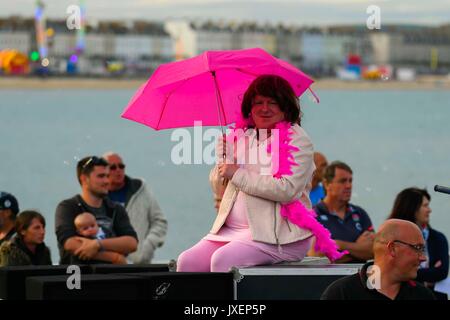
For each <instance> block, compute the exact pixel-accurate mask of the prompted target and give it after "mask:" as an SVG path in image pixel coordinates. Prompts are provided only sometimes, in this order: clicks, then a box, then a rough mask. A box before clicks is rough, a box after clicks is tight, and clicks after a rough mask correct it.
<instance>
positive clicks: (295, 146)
mask: <svg viewBox="0 0 450 320" xmlns="http://www.w3.org/2000/svg"><path fill="white" fill-rule="evenodd" d="M301 114H302V113H301V110H300V105H299V101H298V98H297V96H296V94H295V92H294V90H293V88H292V87H291V85H290V84H289V82H288V81H286V80H285V79H284V78H282V77H280V76H276V75H261V76H259V77H257V78H256V79H255V80H254V81H253V82H252V83H251V84H250V86H249V88H248V89H247V91H246V92H245V94H244V97H243V100H242V105H241V117H242V119H240V120H238V121H237V123H236V126H235V128H234V129H235V130H234V131H233V132H232V133H231V134H230V135H229V136H228V137H226V138H224V141H223V142H219V143H218V146H217V148H216V154H218V155H219V158H220V159H219V161H218V164H217V165H216V166H215V167H214V168H213V169H212V172H211V174H210V179H211V183H212V184H213V185H215V186H216V188H213V189H214V190H221V189H223V188H220V187H218V186H220V185H222V184H223V183H224V181H226V182H227V186H226V188H225V190H224V193H223V196H222V195H216V198H222V200H221V202H220V206H219V210H218V213H217V217H216V219H215V221H214V224H213V226H212V229H211V230H210V232H209V234H207V235H206V236H205V237H203V238H202V239H201V240H200V242H198V243H197V244H196V245H194V246H193V247H191V248H190V249H188V250H186V251H184V252H182V253H181V254H180V256H179V257H178V260H177V271H181V272H210V271H211V272H227V271H229V270H230V268H232V267H233V266H254V265H262V264H274V263H279V262H282V261H298V260H301V259H303V258H304V257H305V255H306V253H307V252H308V250H309V248H310V246H311V243H312V240H313V238H314V237H315V238H316V242H315V246H316V247H315V249H316V250H318V251H321V252H323V253H324V254H325V255H326V256H327V257H328V258H329V259H330V260H332V261H333V260H336V259H338V258H340V257H341V256H342V255H343V254H344V253H343V252H338V251H337V246H336V243H335V242H334V241H333V240H331V238H330V234H329V232H328V230H326V229H325V228H324V227H323V226H322V225H321V224H320V223H318V222H317V220H316V219H315V213H314V211H312V210H311V209H310V208H311V202H310V200H309V191H310V188H311V179H312V175H313V172H314V169H315V166H314V162H313V152H314V150H313V144H312V142H311V140H310V138H309V137H308V135H307V133H306V132H305V131H304V130H303V128H302V127H301V126H300V123H301V122H300V119H301ZM233 144H234V145H235V146H237V147H235V148H234V149H232V145H233ZM224 149H225V150H224ZM255 152H256V153H257V154H262V155H264V156H266V157H268V159H269V160H270V162H269V169H268V168H267V161H264V163H262V160H261V159H260V158H257V161H256V163H250V162H249V161H242V159H238V158H239V155H241V156H242V155H248V154H253V153H255ZM222 154H225V155H226V156H225V157H224V159H222V157H220V156H221V155H222ZM247 158H248V157H247ZM247 158H246V159H247Z"/></svg>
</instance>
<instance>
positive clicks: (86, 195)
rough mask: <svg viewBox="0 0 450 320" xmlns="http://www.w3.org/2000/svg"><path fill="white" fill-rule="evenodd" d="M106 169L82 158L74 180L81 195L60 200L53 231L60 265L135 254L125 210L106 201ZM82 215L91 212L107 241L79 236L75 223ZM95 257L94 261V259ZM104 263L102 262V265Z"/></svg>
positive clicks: (102, 163) (102, 161)
mask: <svg viewBox="0 0 450 320" xmlns="http://www.w3.org/2000/svg"><path fill="white" fill-rule="evenodd" d="M108 175H109V167H108V162H106V160H105V159H103V158H99V157H96V156H91V157H86V158H83V159H81V160H80V161H79V162H78V164H77V177H78V182H79V183H80V185H81V194H79V195H76V196H74V197H72V198H70V199H66V200H63V201H62V202H61V203H59V205H58V207H57V208H56V214H55V229H56V238H57V240H58V247H59V250H60V257H61V260H60V264H72V263H75V264H77V263H98V262H100V261H102V259H100V258H99V255H101V254H102V252H103V251H112V252H115V253H118V254H121V255H124V256H126V255H127V254H129V253H131V252H134V251H136V248H137V243H138V242H137V235H136V232H135V230H134V228H133V227H132V226H131V223H130V220H129V218H128V215H127V212H126V211H125V209H124V208H123V207H122V206H121V205H120V204H117V203H114V202H112V201H110V200H109V199H107V198H106V196H107V195H108V185H109V179H108ZM82 212H90V213H91V214H93V215H94V216H95V218H96V220H97V223H98V225H99V226H100V227H101V228H102V230H103V231H104V232H105V234H107V235H108V236H107V238H106V239H101V240H100V239H88V238H83V237H79V235H78V234H77V230H76V228H75V224H74V220H75V217H76V216H77V215H79V214H80V213H82ZM96 258H97V259H96ZM103 263H104V262H103Z"/></svg>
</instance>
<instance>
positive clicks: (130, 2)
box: [0, 0, 450, 25]
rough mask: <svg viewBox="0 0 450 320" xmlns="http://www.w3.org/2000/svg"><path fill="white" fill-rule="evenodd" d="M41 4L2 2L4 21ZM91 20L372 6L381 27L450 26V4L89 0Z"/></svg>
mask: <svg viewBox="0 0 450 320" xmlns="http://www.w3.org/2000/svg"><path fill="white" fill-rule="evenodd" d="M35 3H36V0H0V16H1V17H6V16H10V15H22V16H32V15H33V12H34V6H35ZM44 3H45V4H46V5H47V7H46V12H47V16H48V17H52V18H65V17H67V16H68V15H67V14H66V9H67V7H68V6H70V5H72V4H78V3H79V0H44ZM85 3H86V9H87V17H88V19H90V20H92V21H96V20H105V19H111V20H115V19H135V18H144V19H148V20H164V19H167V18H189V19H196V20H198V19H201V20H206V19H212V20H224V21H239V22H242V21H252V20H253V21H258V22H263V23H264V22H271V23H278V22H285V23H287V24H297V25H326V24H347V23H348V24H363V25H365V24H366V20H367V17H368V14H367V13H366V9H367V7H368V6H369V5H378V6H379V7H380V8H381V23H382V24H383V23H405V24H429V25H436V24H444V23H450V0H85Z"/></svg>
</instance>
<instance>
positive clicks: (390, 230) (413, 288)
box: [321, 219, 435, 300]
mask: <svg viewBox="0 0 450 320" xmlns="http://www.w3.org/2000/svg"><path fill="white" fill-rule="evenodd" d="M373 251H374V256H375V259H374V261H373V262H368V263H366V264H365V265H364V266H363V267H362V269H361V271H360V272H359V273H357V274H354V275H351V276H348V277H344V278H342V279H339V280H337V281H335V282H333V283H332V284H331V285H330V286H329V287H328V288H327V289H326V290H325V292H324V293H323V295H322V297H321V299H323V300H434V299H435V297H434V295H433V293H432V292H431V290H430V289H428V288H426V287H424V286H423V285H422V284H421V283H419V282H415V281H413V280H414V279H415V278H416V277H417V270H418V269H419V267H420V264H421V263H422V262H423V261H425V259H426V257H425V240H424V239H423V236H422V232H421V231H420V229H419V228H418V227H417V225H416V224H414V223H412V222H410V221H406V220H399V219H390V220H387V221H386V222H384V223H383V224H382V225H381V227H380V230H379V231H378V232H377V233H376V235H375V241H374V246H373Z"/></svg>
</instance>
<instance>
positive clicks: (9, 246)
mask: <svg viewBox="0 0 450 320" xmlns="http://www.w3.org/2000/svg"><path fill="white" fill-rule="evenodd" d="M15 228H16V235H15V237H13V238H12V239H11V241H7V242H4V243H3V244H2V245H1V246H0V266H22V265H51V264H52V260H51V257H50V250H49V248H48V247H47V246H46V245H45V243H44V237H45V219H44V217H43V216H42V215H41V214H40V213H39V212H37V211H33V210H27V211H23V212H21V213H19V215H18V216H17V218H16V224H15Z"/></svg>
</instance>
